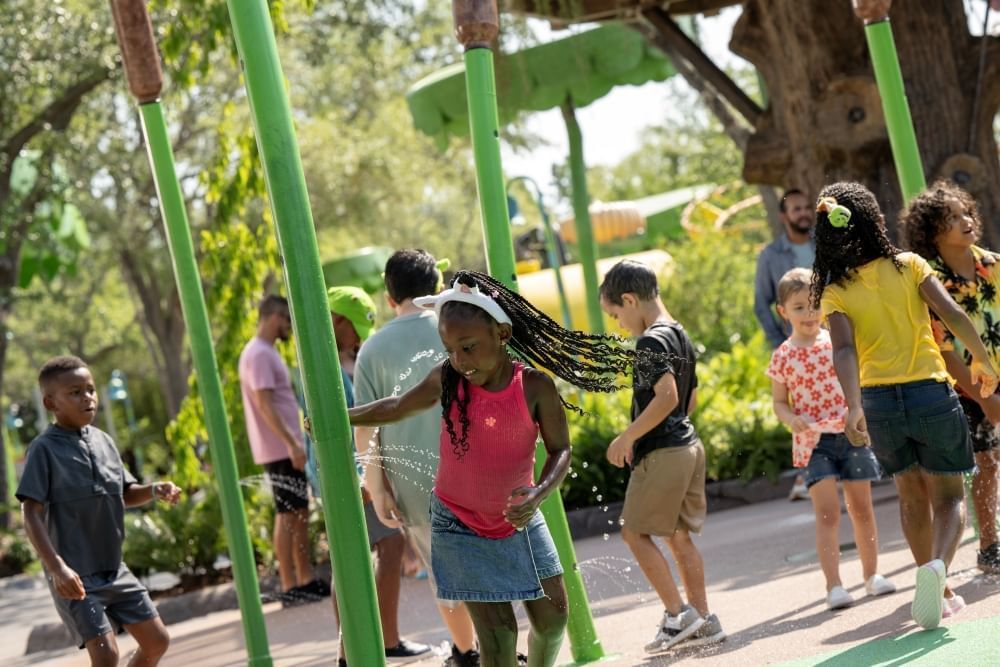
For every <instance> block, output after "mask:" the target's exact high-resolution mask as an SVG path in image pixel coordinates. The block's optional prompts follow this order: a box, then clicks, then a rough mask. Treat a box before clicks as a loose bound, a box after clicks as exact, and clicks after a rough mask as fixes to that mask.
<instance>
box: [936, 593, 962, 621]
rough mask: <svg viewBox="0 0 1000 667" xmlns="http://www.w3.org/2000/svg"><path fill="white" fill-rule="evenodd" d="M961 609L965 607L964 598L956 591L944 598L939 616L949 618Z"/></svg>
mask: <svg viewBox="0 0 1000 667" xmlns="http://www.w3.org/2000/svg"><path fill="white" fill-rule="evenodd" d="M963 609H965V598H963V597H962V596H961V595H958V594H957V593H956V594H955V595H952V596H951V597H950V598H945V599H944V606H943V607H942V609H941V618H951V617H952V616H954V615H955V614H957V613H958V612H960V611H962V610H963Z"/></svg>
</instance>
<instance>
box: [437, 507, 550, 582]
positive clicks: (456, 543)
mask: <svg viewBox="0 0 1000 667" xmlns="http://www.w3.org/2000/svg"><path fill="white" fill-rule="evenodd" d="M431 569H432V570H433V571H434V578H435V580H437V597H438V598H439V599H441V600H462V601H465V602H514V601H517V600H537V599H539V598H542V597H545V594H544V592H543V591H542V584H541V580H542V579H548V578H549V577H554V576H556V575H559V574H562V572H563V569H562V565H561V564H560V563H559V555H558V554H557V553H556V548H555V545H554V544H553V543H552V537H551V536H550V535H549V529H548V527H547V526H546V525H545V519H544V518H543V517H542V514H541V512H535V516H533V517H532V518H531V521H529V522H528V525H527V526H525V527H524V530H518V531H515V532H514V534H513V535H511V536H509V537H505V538H502V539H499V540H496V539H492V538H489V537H482V536H480V535H477V534H475V533H474V532H472V531H471V530H470V529H469V528H468V526H466V525H465V524H464V523H462V522H461V521H460V520H459V519H458V517H456V516H455V515H454V514H453V513H452V511H451V510H450V509H448V508H447V507H446V506H445V504H444V503H442V502H441V501H440V500H439V499H438V497H437V496H436V495H435V494H433V493H432V494H431Z"/></svg>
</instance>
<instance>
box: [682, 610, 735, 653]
mask: <svg viewBox="0 0 1000 667" xmlns="http://www.w3.org/2000/svg"><path fill="white" fill-rule="evenodd" d="M725 639H726V631H725V630H723V629H722V623H719V617H718V616H716V615H715V614H709V615H708V616H706V617H705V622H704V623H702V625H701V627H700V628H698V629H697V630H696V631H695V633H694V634H693V635H691V638H690V639H688V640H687V644H685V646H707V645H709V644H718V643H719V642H721V641H725Z"/></svg>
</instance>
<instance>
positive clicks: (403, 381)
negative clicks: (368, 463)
mask: <svg viewBox="0 0 1000 667" xmlns="http://www.w3.org/2000/svg"><path fill="white" fill-rule="evenodd" d="M444 358H445V354H444V347H443V346H442V345H441V337H440V336H439V335H438V330H437V316H435V315H434V313H433V312H432V311H426V312H423V313H419V314H414V315H405V316H403V317H397V318H396V319H394V320H392V321H391V322H389V323H388V324H386V325H385V326H384V327H382V328H381V329H379V330H378V331H377V332H375V333H374V334H373V335H372V337H371V338H369V339H368V340H367V341H365V344H364V345H362V346H361V350H360V352H359V353H358V359H357V362H356V363H355V365H354V402H355V404H357V405H361V404H362V403H370V402H371V401H374V400H378V399H380V398H385V397H386V396H398V395H401V394H403V393H404V392H406V390H407V389H409V388H410V387H413V386H414V385H416V384H418V383H419V382H420V381H421V380H423V379H424V378H425V377H426V376H427V373H428V372H430V370H431V369H432V368H433V367H434V365H435V364H437V363H438V362H439V361H441V360H442V359H444ZM379 438H380V442H381V446H382V456H384V457H387V458H385V459H384V460H383V461H382V462H381V463H382V465H383V466H384V467H385V471H386V473H387V475H386V476H387V477H388V478H389V482H390V483H391V484H392V488H393V491H394V492H395V496H396V504H397V505H398V506H399V510H400V512H402V514H403V518H404V519H405V520H406V522H407V523H408V524H411V525H427V524H428V523H429V521H430V519H429V518H428V512H429V509H430V494H431V490H432V489H433V488H434V475H435V473H436V472H437V466H438V446H439V442H440V439H441V408H440V406H436V407H434V408H431V409H429V410H426V411H425V412H422V413H420V414H419V415H414V416H412V417H409V418H407V419H404V420H403V421H401V422H396V423H395V424H387V425H386V426H382V427H380V428H379Z"/></svg>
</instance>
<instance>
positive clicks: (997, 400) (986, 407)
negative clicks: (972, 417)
mask: <svg viewBox="0 0 1000 667" xmlns="http://www.w3.org/2000/svg"><path fill="white" fill-rule="evenodd" d="M979 406H980V407H981V408H982V409H983V414H985V415H986V418H987V419H989V420H990V423H991V424H993V425H994V426H997V425H998V424H1000V394H993V395H992V396H990V397H989V398H986V399H983V401H982V402H981V403H980V404H979Z"/></svg>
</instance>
